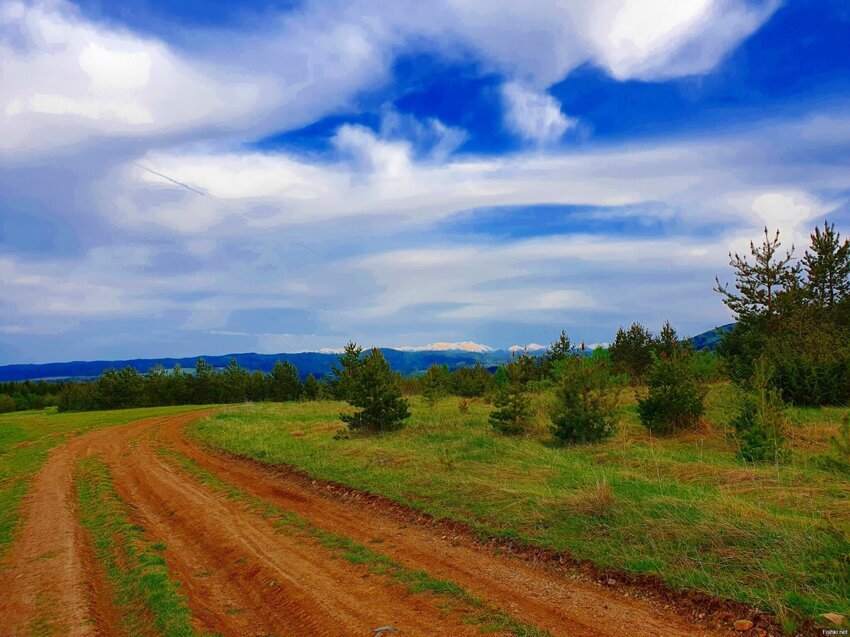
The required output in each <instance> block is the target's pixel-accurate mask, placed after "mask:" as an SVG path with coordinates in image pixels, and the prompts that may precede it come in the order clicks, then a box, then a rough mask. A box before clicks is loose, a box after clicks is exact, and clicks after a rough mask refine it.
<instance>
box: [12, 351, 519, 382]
mask: <svg viewBox="0 0 850 637" xmlns="http://www.w3.org/2000/svg"><path fill="white" fill-rule="evenodd" d="M435 345H467V346H469V347H470V348H471V347H472V346H475V347H477V348H479V349H478V350H474V349H470V350H463V349H448V348H446V349H443V350H439V349H437V350H424V349H418V348H416V349H410V350H400V349H390V348H382V349H381V351H382V352H383V354H384V356H385V357H386V359H387V361H388V362H389V363H390V365H391V366H392V368H393V369H394V370H396V371H399V372H401V373H402V374H403V375H405V376H409V375H412V374H419V373H422V372H424V371H425V370H427V369H428V368H429V367H430V366H431V365H433V364H435V363H436V364H437V365H448V366H449V369H455V368H457V367H463V366H467V365H474V364H475V363H479V362H480V363H481V364H482V365H484V366H486V367H488V368H495V367H497V366H498V365H499V364H500V363H502V362H504V361H507V360H510V352H508V351H506V350H491V349H490V348H489V347H487V346H486V345H477V344H475V343H454V344H435ZM483 348H486V349H483ZM337 354H338V352H337V351H336V350H330V349H326V350H323V351H320V352H299V353H296V354H285V353H281V354H255V353H253V352H251V353H243V354H225V355H222V356H189V357H184V358H135V359H129V360H113V361H71V362H67V363H44V364H25V365H3V366H0V381H10V380H27V379H29V380H38V379H48V380H72V379H80V380H82V379H91V378H97V377H98V376H100V375H101V374H102V373H103V372H104V371H106V370H107V369H109V368H111V367H112V368H115V369H119V368H121V367H127V366H130V367H133V368H134V369H137V370H138V371H140V372H142V373H144V372H147V371H148V370H149V369H150V368H151V367H153V366H154V365H162V366H163V367H165V368H166V369H171V368H172V367H174V365H180V367H182V368H183V369H185V370H187V371H192V370H194V368H195V363H196V362H197V361H198V359H199V358H203V359H204V360H206V362H207V363H209V364H210V365H212V366H213V367H215V368H222V367H225V366H226V365H227V364H228V363H230V361H231V360H232V359H234V358H235V359H236V362H237V363H239V365H240V366H241V367H244V368H245V369H247V370H249V371H252V372H253V371H257V370H259V371H263V372H269V371H271V369H272V367H274V364H275V362H276V361H278V360H288V361H290V362H291V363H292V364H293V365H295V366H296V367H297V368H298V372H299V373H300V374H301V377H302V378H306V377H307V375H308V374H313V375H314V376H316V377H317V378H319V377H322V376H324V375H325V374H328V373H330V371H331V366H332V365H333V364H334V363H336V361H337V358H338V356H337Z"/></svg>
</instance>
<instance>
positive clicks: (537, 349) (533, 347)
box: [508, 343, 546, 352]
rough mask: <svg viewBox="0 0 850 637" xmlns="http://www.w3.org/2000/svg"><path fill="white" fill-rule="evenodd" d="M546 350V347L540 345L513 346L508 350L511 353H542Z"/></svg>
mask: <svg viewBox="0 0 850 637" xmlns="http://www.w3.org/2000/svg"><path fill="white" fill-rule="evenodd" d="M545 349H546V346H545V345H540V344H539V343H529V344H528V345H511V346H510V347H509V348H508V351H509V352H542V351H543V350H545Z"/></svg>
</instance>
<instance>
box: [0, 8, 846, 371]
mask: <svg viewBox="0 0 850 637" xmlns="http://www.w3.org/2000/svg"><path fill="white" fill-rule="evenodd" d="M848 32H850V5H848V4H847V3H846V2H844V1H842V0H820V1H805V0H801V1H799V2H791V1H788V2H780V1H778V0H751V1H748V0H600V1H598V2H593V3H587V2H578V1H576V2H562V3H557V4H556V3H549V2H530V3H515V2H502V1H501V0H495V1H492V2H487V3H483V2H472V1H469V0H436V1H435V2H431V3H415V2H407V1H406V0H401V1H399V2H395V3H381V2H374V1H372V0H352V1H348V2H337V1H336V0H326V1H324V2H274V1H265V2H255V3H250V2H235V1H233V2H217V3H206V2H177V3H175V2H154V1H151V0H127V1H126V2H122V3H116V2H105V1H103V0H81V1H80V2H78V3H76V4H75V3H72V2H67V1H62V0H47V1H44V2H39V1H35V2H19V1H17V0H15V1H7V0H0V364H2V363H12V362H45V361H53V360H70V359H106V358H124V357H139V356H161V355H193V354H200V353H210V354H213V353H227V352H236V351H258V352H281V351H303V350H312V349H318V348H322V347H339V346H341V345H342V344H344V343H345V342H346V341H347V340H348V339H355V340H357V341H359V342H361V343H362V344H364V345H372V344H375V345H381V346H404V345H409V346H417V345H423V344H425V343H429V342H434V341H461V340H474V341H477V342H481V343H485V344H488V345H490V346H493V347H506V346H509V345H513V344H526V343H530V342H541V343H548V342H550V341H551V340H553V339H554V338H555V337H556V335H557V333H558V332H559V331H560V330H561V329H566V330H567V331H568V333H569V334H570V335H571V336H572V337H573V338H574V339H575V340H578V339H584V340H586V341H587V342H605V341H608V340H610V339H611V338H612V336H613V334H614V332H615V331H616V329H617V327H618V326H619V325H621V324H628V323H630V322H631V321H633V320H639V321H642V322H644V323H645V324H647V325H648V326H649V327H650V328H652V329H658V328H659V327H660V325H661V323H662V322H663V321H664V320H665V319H669V320H671V322H673V324H674V325H675V326H677V327H678V328H679V330H680V332H682V333H686V334H694V333H698V332H701V331H704V330H706V329H710V328H711V327H713V326H715V325H719V324H722V323H725V322H728V320H729V315H728V313H727V311H726V309H725V308H724V306H723V305H722V303H721V302H720V300H719V298H718V297H717V295H716V294H714V293H712V291H711V288H712V285H713V282H714V276H715V275H719V276H720V277H721V279H728V277H729V275H730V273H729V268H728V264H727V260H728V258H727V253H728V252H729V251H730V250H740V249H742V248H745V246H746V244H747V241H748V240H749V238H751V237H756V236H757V235H758V234H759V232H760V228H761V227H763V226H764V225H768V226H770V227H772V228H779V229H780V230H781V231H782V234H783V237H784V238H785V239H786V242H787V243H789V244H790V243H792V242H793V243H795V244H796V245H797V246H804V245H805V242H806V237H807V234H808V232H809V230H810V229H811V227H812V226H813V225H814V224H816V223H819V222H822V221H823V220H824V219H828V220H831V221H834V222H835V223H836V224H837V226H838V228H839V230H841V231H843V233H844V234H845V235H846V234H850V223H848V221H850V205H848V198H850V181H848V179H847V175H848V174H850V38H848V37H847V33H848Z"/></svg>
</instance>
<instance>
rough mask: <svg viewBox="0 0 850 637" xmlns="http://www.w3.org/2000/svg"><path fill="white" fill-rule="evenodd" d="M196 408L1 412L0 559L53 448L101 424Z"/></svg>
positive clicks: (126, 421)
mask: <svg viewBox="0 0 850 637" xmlns="http://www.w3.org/2000/svg"><path fill="white" fill-rule="evenodd" d="M193 409H197V408H196V407H157V408H146V409H120V410H116V411H98V412H77V413H62V414H60V413H57V411H56V408H48V409H43V410H38V411H36V410H32V411H21V412H13V413H8V414H0V558H2V557H3V555H5V554H6V553H7V552H8V551H9V549H10V548H11V544H12V540H13V539H14V537H15V533H16V531H17V528H18V525H19V522H20V509H21V501H22V499H23V497H24V495H25V494H26V492H27V490H28V489H29V484H30V481H31V480H32V477H33V475H35V473H36V472H37V471H38V470H39V468H40V467H41V465H42V464H44V462H45V460H47V454H48V452H49V451H50V449H51V448H53V447H55V446H56V445H58V444H60V443H62V442H65V441H66V440H68V439H69V438H71V437H73V436H76V435H79V434H82V433H85V432H87V431H91V430H93V429H100V428H102V427H111V426H114V425H123V424H126V423H128V422H133V421H134V420H139V419H141V418H149V417H152V416H165V415H169V414H175V413H179V412H184V411H190V410H193Z"/></svg>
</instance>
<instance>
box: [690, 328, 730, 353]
mask: <svg viewBox="0 0 850 637" xmlns="http://www.w3.org/2000/svg"><path fill="white" fill-rule="evenodd" d="M734 327H735V324H734V323H727V324H726V325H721V326H720V327H715V328H714V329H713V330H708V331H707V332H703V333H702V334H697V335H696V336H692V337H691V338H689V339H688V340H689V341H690V342H691V343H693V344H694V349H696V350H702V349H707V350H709V351H711V352H713V351H714V348H715V347H717V344H718V343H719V342H720V339H721V338H723V335H724V334H726V333H728V332H731V331H732V329H733V328H734Z"/></svg>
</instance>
